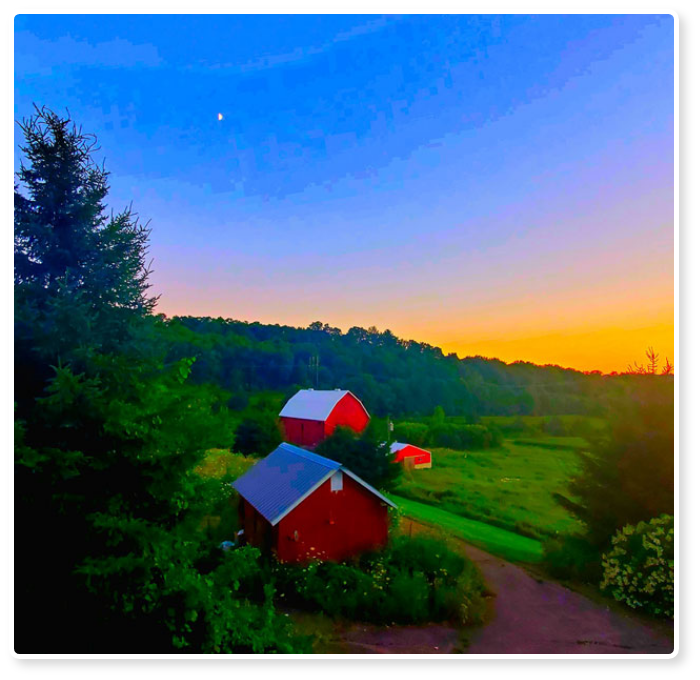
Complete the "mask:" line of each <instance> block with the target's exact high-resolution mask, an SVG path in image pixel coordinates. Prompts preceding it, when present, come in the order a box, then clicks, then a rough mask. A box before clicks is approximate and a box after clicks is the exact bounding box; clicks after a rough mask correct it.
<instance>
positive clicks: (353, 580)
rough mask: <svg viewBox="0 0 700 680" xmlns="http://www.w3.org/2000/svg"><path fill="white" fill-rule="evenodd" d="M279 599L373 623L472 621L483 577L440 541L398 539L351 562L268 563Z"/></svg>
mask: <svg viewBox="0 0 700 680" xmlns="http://www.w3.org/2000/svg"><path fill="white" fill-rule="evenodd" d="M272 569H273V573H274V575H275V579H276V585H277V588H278V593H279V598H280V602H283V603H286V604H287V605H290V606H296V607H301V608H312V609H315V610H317V609H320V610H321V611H323V612H324V613H326V614H328V615H329V616H333V617H337V616H341V617H344V618H348V619H355V620H358V619H359V620H364V621H370V622H373V623H386V624H390V623H425V622H427V621H445V620H454V621H459V622H461V623H477V622H479V621H480V620H481V618H482V614H483V603H484V601H483V597H482V593H483V590H484V585H483V580H482V578H481V574H480V572H479V571H478V570H477V568H476V567H475V566H474V565H473V564H472V563H471V562H470V561H468V560H467V559H466V557H464V556H462V555H461V554H459V553H457V552H455V551H454V550H452V549H451V548H450V547H449V546H448V545H447V544H446V543H445V542H444V541H440V540H437V539H432V538H423V537H417V538H408V537H400V538H398V539H396V540H395V541H393V542H392V543H391V545H390V546H389V547H388V548H387V549H386V550H385V551H383V552H380V553H367V554H365V555H363V556H361V557H360V558H359V559H357V560H356V561H355V562H345V563H341V564H336V563H333V562H321V563H318V562H316V563H311V564H308V565H306V566H301V565H290V564H273V567H272Z"/></svg>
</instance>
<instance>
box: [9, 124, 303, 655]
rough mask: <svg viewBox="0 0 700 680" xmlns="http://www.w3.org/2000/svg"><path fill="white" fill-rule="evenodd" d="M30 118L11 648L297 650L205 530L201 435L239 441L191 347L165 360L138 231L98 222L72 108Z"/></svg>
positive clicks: (20, 292)
mask: <svg viewBox="0 0 700 680" xmlns="http://www.w3.org/2000/svg"><path fill="white" fill-rule="evenodd" d="M22 130H23V132H24V134H25V137H26V140H27V142H26V146H25V147H23V150H24V152H25V156H26V158H27V160H28V161H29V163H30V165H29V167H23V168H22V170H21V171H20V173H19V179H20V181H21V183H22V187H18V188H16V192H15V347H16V348H17V350H16V352H15V379H16V383H15V390H16V411H15V417H16V441H15V516H16V532H15V536H16V542H15V556H16V562H15V598H16V603H17V607H16V610H15V613H16V618H15V649H16V650H17V651H18V652H20V653H47V652H55V653H72V652H77V653H86V652H94V653H106V652H123V653H128V652H141V653H154V652H156V653H157V652H172V651H178V650H180V651H194V652H202V651H205V652H240V651H258V652H261V651H269V652H275V651H278V652H288V651H295V650H303V649H305V646H304V643H303V642H299V641H297V640H295V639H294V638H293V637H292V636H291V635H290V633H289V630H288V628H287V626H286V622H285V619H284V618H281V617H278V616H277V615H276V614H275V612H274V609H273V607H272V601H273V596H274V592H273V591H272V590H271V589H270V588H269V587H268V589H267V591H264V592H263V593H262V595H261V594H260V593H258V592H252V593H251V592H247V591H246V590H245V587H244V585H245V582H246V579H247V578H248V575H249V574H250V572H251V570H253V571H255V570H257V569H258V568H259V567H258V566H255V565H256V560H257V556H256V555H255V554H253V553H246V552H239V551H236V553H235V554H234V555H231V556H224V554H223V553H222V551H219V550H217V549H216V547H215V544H212V543H211V542H210V539H209V537H208V536H207V533H206V532H205V531H202V528H201V527H202V520H203V518H204V517H206V516H208V515H209V514H211V513H212V512H213V511H217V510H220V509H221V507H222V505H223V504H226V503H227V502H228V501H229V499H230V493H231V490H230V489H226V487H225V486H224V485H223V484H222V483H221V482H216V481H212V480H209V479H205V478H202V477H201V476H200V475H198V474H196V473H195V472H194V471H193V469H194V468H195V466H196V465H197V464H198V463H199V462H200V461H201V460H202V457H203V455H204V452H205V450H207V449H210V448H212V447H219V448H222V447H223V448H229V447H230V446H231V443H232V430H231V427H230V420H229V418H228V409H227V408H226V402H227V400H228V398H229V395H228V394H227V393H225V392H223V391H222V390H221V389H220V388H219V387H216V386H212V385H201V384H200V385H195V384H192V382H191V380H190V376H191V373H192V370H193V368H194V366H195V365H196V362H195V357H192V356H189V355H183V356H180V357H177V358H175V359H171V360H167V359H166V360H164V358H163V357H164V355H165V353H166V348H165V345H164V337H165V329H166V327H165V325H164V323H163V321H162V320H160V319H159V318H154V317H152V316H149V315H148V312H149V311H150V309H151V308H152V304H153V302H154V301H153V299H152V298H148V297H147V296H146V290H147V288H148V284H147V280H146V279H147V274H148V272H147V271H146V269H145V268H144V262H145V259H144V258H145V245H146V240H147V231H146V230H144V229H142V228H141V227H139V226H138V225H136V224H135V223H134V221H133V220H132V219H131V214H130V213H129V212H126V213H123V214H121V215H118V216H117V217H116V218H113V219H111V220H110V219H107V217H106V214H105V208H104V205H103V199H104V198H105V196H106V193H107V184H106V173H105V172H104V171H103V170H102V169H101V168H99V167H97V166H95V164H94V163H93V162H92V160H91V158H90V151H91V149H92V147H91V146H90V143H89V140H88V139H87V138H86V137H85V136H84V135H82V133H81V132H80V131H79V130H76V129H75V128H74V127H73V126H72V125H71V124H70V122H69V121H67V120H64V119H61V118H59V117H57V116H55V115H54V114H52V113H50V112H48V111H46V110H38V112H37V115H36V117H34V118H33V119H31V120H30V121H28V122H26V123H24V124H23V126H22ZM227 494H228V495H227ZM221 560H224V561H223V562H221ZM67 612H68V613H70V618H71V625H70V626H67V625H66V613H67Z"/></svg>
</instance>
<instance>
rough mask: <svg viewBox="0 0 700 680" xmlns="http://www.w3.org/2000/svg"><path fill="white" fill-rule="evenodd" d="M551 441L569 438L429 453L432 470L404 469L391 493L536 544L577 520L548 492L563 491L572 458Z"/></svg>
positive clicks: (570, 528) (574, 464)
mask: <svg viewBox="0 0 700 680" xmlns="http://www.w3.org/2000/svg"><path fill="white" fill-rule="evenodd" d="M555 439H563V440H567V439H569V438H566V437H564V438H555V437H549V438H547V439H546V442H545V445H543V446H539V445H535V444H534V443H533V444H530V443H529V442H528V443H527V444H523V443H521V444H515V443H513V442H512V441H508V440H506V442H505V443H504V444H503V446H501V447H499V448H496V449H484V450H479V451H452V450H450V449H434V450H433V467H432V468H431V469H428V470H407V471H406V472H405V474H404V475H403V477H402V479H401V481H400V482H399V485H398V487H397V488H396V489H395V490H394V491H395V493H396V494H397V495H399V496H402V497H404V498H408V499H410V500H414V501H418V502H420V503H424V504H427V505H431V506H434V507H438V508H440V509H441V510H444V511H446V512H449V513H452V514H453V515H458V516H461V517H464V518H467V519H472V520H478V521H480V522H486V523H487V524H491V525H493V526H496V527H500V528H502V529H505V530H507V531H513V532H516V533H518V534H521V535H523V536H529V537H531V538H535V539H538V540H542V539H544V538H546V537H549V536H555V535H557V534H561V533H570V532H574V531H576V530H577V529H578V528H579V524H578V521H577V520H576V519H575V518H573V517H572V516H571V515H569V513H567V512H566V511H565V510H564V509H563V508H562V507H561V506H560V505H559V504H557V502H556V501H555V500H554V498H553V495H552V494H553V493H554V492H563V491H565V490H566V486H567V483H568V481H569V480H570V479H571V477H572V476H573V475H574V474H575V473H576V470H577V466H578V458H577V455H576V452H575V451H574V450H573V449H571V448H553V447H552V446H551V441H550V440H555ZM532 441H533V442H534V441H535V440H532ZM547 444H549V445H547Z"/></svg>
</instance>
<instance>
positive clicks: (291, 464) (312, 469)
mask: <svg viewBox="0 0 700 680" xmlns="http://www.w3.org/2000/svg"><path fill="white" fill-rule="evenodd" d="M337 470H342V471H343V473H345V474H346V475H348V476H349V477H352V478H353V479H354V480H355V481H356V482H358V483H359V484H361V485H362V486H364V487H365V488H366V489H367V490H368V491H370V492H371V493H373V494H374V495H375V496H377V498H379V499H380V500H381V501H382V502H383V503H386V504H387V505H391V506H392V507H396V505H394V503H392V502H391V501H390V500H389V499H388V498H386V497H385V496H382V494H381V493H379V491H377V490H376V489H375V488H374V487H373V486H370V485H369V484H367V482H365V481H364V480H362V479H360V478H359V477H358V476H357V475H356V474H354V473H353V472H351V471H350V470H348V469H347V468H345V467H344V466H342V465H341V464H340V463H336V462H335V461H334V460H330V459H329V458H324V457H323V456H319V455H317V454H315V453H311V452H310V451H305V450H304V449H300V448H299V447H298V446H293V445H292V444H287V443H284V444H280V445H279V446H278V447H277V448H276V449H275V450H274V451H273V452H272V453H271V454H269V455H268V456H266V457H265V458H263V459H262V460H261V461H258V463H256V464H255V465H254V466H253V467H252V468H250V470H248V472H246V473H245V474H244V475H242V476H241V477H239V478H238V479H237V480H236V481H235V482H232V484H231V486H232V487H233V488H234V489H236V491H238V493H240V494H241V496H243V498H245V499H246V500H247V501H248V502H249V503H250V504H251V505H252V506H253V507H254V508H255V509H256V510H257V511H258V512H259V513H260V514H261V515H262V516H263V517H264V518H265V519H266V520H267V521H268V522H270V524H272V525H273V526H274V525H275V524H277V523H278V522H279V521H280V520H281V519H282V518H283V517H285V515H287V514H289V513H290V512H291V511H292V510H293V509H294V508H296V507H297V505H299V504H300V503H301V502H302V501H303V500H304V499H305V498H307V497H308V496H310V495H311V494H312V493H313V492H314V491H316V489H318V487H320V486H321V485H322V484H323V483H324V482H325V481H326V480H327V479H329V478H330V477H331V476H332V475H333V474H334V473H335V472H336V471H337Z"/></svg>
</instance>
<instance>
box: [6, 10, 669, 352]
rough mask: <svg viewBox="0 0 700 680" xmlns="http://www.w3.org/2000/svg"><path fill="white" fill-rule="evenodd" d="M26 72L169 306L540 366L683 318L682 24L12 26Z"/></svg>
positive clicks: (54, 20)
mask: <svg viewBox="0 0 700 680" xmlns="http://www.w3.org/2000/svg"><path fill="white" fill-rule="evenodd" d="M15 76H16V81H15V84H16V87H15V114H16V117H17V118H21V117H22V116H25V115H27V114H28V113H30V111H31V103H32V102H38V103H41V104H46V105H48V106H50V107H51V108H54V109H56V110H62V109H65V108H66V107H67V108H68V109H69V110H70V112H71V114H72V115H73V117H74V118H75V119H76V120H78V121H80V123H81V124H82V125H83V127H84V129H85V130H89V131H92V132H95V133H96V134H97V135H98V137H99V140H100V144H101V147H102V151H101V153H102V154H103V155H104V157H105V159H106V165H107V168H108V169H109V170H110V171H111V173H112V178H111V180H112V189H113V190H112V194H111V203H112V204H113V205H114V207H115V208H119V207H121V206H123V205H124V204H126V203H129V202H131V201H133V203H134V207H135V209H136V210H137V211H138V212H139V214H140V215H142V216H143V217H144V218H146V219H152V227H153V235H152V247H151V252H152V255H153V256H154V258H155V263H154V266H155V274H154V277H153V282H154V287H155V289H156V291H157V292H158V293H161V294H162V302H161V308H162V310H163V311H165V312H167V313H169V314H174V313H192V314H212V315H218V314H221V315H223V316H231V317H235V318H245V319H248V320H254V319H259V320H262V321H267V322H280V323H294V324H298V325H305V324H307V323H309V322H310V321H312V320H314V319H316V318H319V319H322V320H324V321H328V322H329V323H333V324H335V325H339V326H341V327H348V326H349V325H355V324H357V325H370V324H375V325H377V326H380V327H382V328H384V327H391V328H392V329H393V330H394V331H395V332H397V333H398V334H400V335H403V336H410V337H416V339H419V340H426V341H429V342H433V343H434V344H439V345H441V346H445V347H447V348H448V349H453V350H457V351H459V352H460V354H462V353H465V352H469V353H477V352H478V353H482V352H481V351H479V350H480V348H484V351H483V353H494V352H495V353H500V354H501V355H503V356H504V357H505V358H508V359H512V358H516V357H519V358H525V359H532V360H538V361H542V360H543V356H544V355H542V353H541V352H540V351H539V350H537V349H536V348H537V346H538V342H539V341H538V340H537V339H538V338H541V337H545V336H546V337H549V336H550V335H551V334H552V333H554V334H557V333H558V334H569V335H570V336H571V337H572V343H576V342H579V341H578V340H575V339H573V338H574V337H578V336H576V334H577V333H578V334H579V336H580V335H581V334H584V335H585V334H586V333H590V332H591V331H594V330H595V329H601V331H600V332H601V333H603V334H604V335H605V333H607V335H605V337H608V336H609V335H610V332H611V331H610V330H609V329H611V328H613V327H615V328H617V329H618V331H619V333H618V335H619V336H620V338H623V336H624V335H625V331H626V330H627V331H629V332H630V333H631V334H630V335H628V337H629V338H630V339H631V338H632V337H636V336H635V335H634V334H635V333H636V332H638V331H640V329H644V328H647V329H648V333H647V335H648V334H649V333H652V332H657V331H652V330H649V329H651V328H652V327H654V328H656V326H658V325H659V324H661V325H664V324H665V325H666V326H668V319H669V316H668V314H669V305H670V310H671V316H670V318H671V319H672V308H673V298H672V282H673V257H672V249H673V19H672V17H670V16H650V15H635V16H615V15H578V16H577V15H569V16H555V15H547V16H544V15H543V16H525V15H517V16H500V17H499V16H491V15H489V16H483V15H482V16H459V15H453V16H391V17H384V16H342V15H341V16H323V17H314V16H293V17H282V16H219V17H217V16H214V17H212V16H161V15H154V16H128V15H120V16H105V15H95V16H78V15H64V16H19V17H17V18H16V20H15ZM219 113H220V114H222V115H223V120H218V114H219ZM645 282H647V283H650V284H652V285H653V286H654V288H655V290H656V291H657V292H655V293H653V294H651V295H650V294H647V295H646V296H644V295H641V294H640V292H641V287H642V286H643V285H644V283H645ZM669 291H670V299H669ZM603 303H605V304H603ZM526 313H529V316H530V317H531V318H532V317H533V315H534V316H535V317H537V319H539V321H538V326H537V328H535V327H533V324H532V323H531V322H530V321H526V318H525V314H526ZM606 324H607V326H606ZM610 324H613V326H611V325H610ZM615 324H616V325H615ZM645 324H646V326H645ZM604 329H608V331H605V330H604ZM657 330H658V329H657ZM572 334H573V335H572ZM667 336H668V334H666V336H664V337H665V340H664V342H666V343H667V342H668V337H667ZM601 337H602V336H601ZM645 337H646V336H645ZM504 342H506V343H510V344H507V345H503V344H501V345H499V344H498V343H504ZM513 342H515V345H513ZM586 342H589V340H587V341H586ZM601 342H602V343H603V346H604V345H605V342H609V339H608V340H606V341H603V340H602V339H601ZM635 342H636V341H635ZM660 342H661V337H659V340H658V341H657V345H658V344H659V343H660ZM620 343H621V344H620V346H619V347H618V346H617V345H616V348H615V350H614V351H615V352H617V351H623V350H624V351H627V352H630V353H634V355H633V356H630V359H629V360H630V361H631V360H633V359H634V358H635V356H636V354H637V353H638V352H639V351H642V350H643V347H639V348H637V347H636V345H635V346H634V347H631V346H630V347H627V345H625V344H624V340H622V339H621V340H620ZM540 344H541V343H540ZM545 344H546V343H545ZM594 344H595V343H594ZM599 344H600V343H599ZM647 344H648V343H647ZM550 345H551V343H550ZM499 348H500V349H499ZM664 349H665V351H666V352H667V353H670V352H672V329H671V347H670V348H664ZM544 351H545V349H544V346H543V348H542V352H544ZM600 351H602V350H600V348H599V353H600ZM608 351H609V352H613V348H612V347H610V348H609V350H608ZM662 351H663V350H662ZM538 352H540V353H538ZM576 357H578V355H576ZM576 357H575V356H574V354H572V355H571V358H569V359H567V357H566V355H563V356H560V357H556V358H555V359H554V360H556V361H557V363H565V364H566V363H567V361H568V362H569V363H570V364H571V363H575V362H577V361H578V363H579V365H582V363H581V362H583V361H584V360H583V359H581V358H576ZM591 360H592V359H591ZM606 360H607V359H606ZM585 361H588V359H586V360H585ZM601 361H603V360H601ZM599 363H600V362H599ZM603 363H604V361H603Z"/></svg>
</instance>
